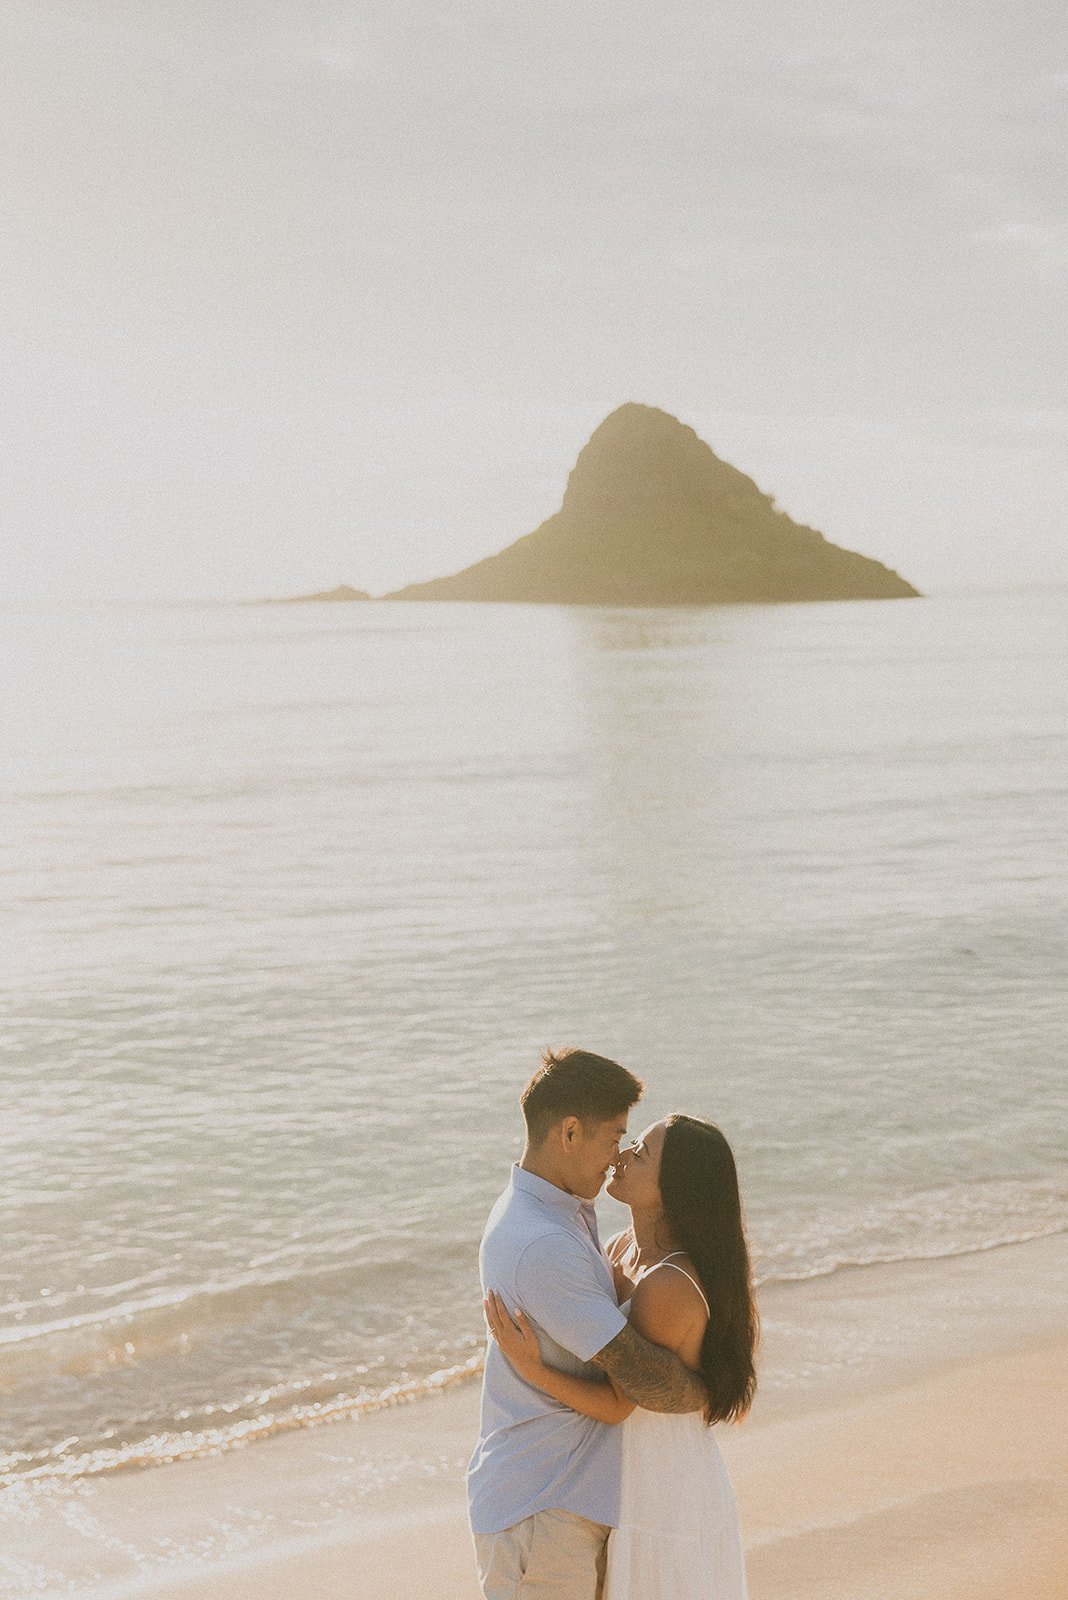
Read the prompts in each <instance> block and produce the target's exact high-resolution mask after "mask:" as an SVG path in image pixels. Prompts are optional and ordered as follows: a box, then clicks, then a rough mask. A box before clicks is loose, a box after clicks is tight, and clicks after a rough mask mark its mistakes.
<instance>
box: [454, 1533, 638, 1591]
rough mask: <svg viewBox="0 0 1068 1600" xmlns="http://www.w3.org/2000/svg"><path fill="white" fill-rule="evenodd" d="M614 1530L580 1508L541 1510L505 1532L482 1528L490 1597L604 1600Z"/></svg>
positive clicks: (480, 1554)
mask: <svg viewBox="0 0 1068 1600" xmlns="http://www.w3.org/2000/svg"><path fill="white" fill-rule="evenodd" d="M610 1531H611V1530H610V1529H609V1528H606V1527H605V1526H604V1524H603V1523H601V1522H589V1521H587V1519H586V1518H585V1517H580V1516H577V1515H576V1514H575V1512H574V1511H536V1512H535V1513H534V1515H533V1516H532V1517H525V1518H524V1519H523V1521H522V1522H517V1523H516V1524H515V1526H514V1527H513V1528H505V1529H504V1531H503V1532H502V1533H476V1534H475V1536H474V1538H475V1555H476V1557H477V1559H478V1576H479V1581H480V1583H481V1584H482V1593H483V1595H484V1596H485V1600H601V1592H602V1590H603V1588H604V1568H605V1554H606V1548H607V1545H608V1535H609V1532H610Z"/></svg>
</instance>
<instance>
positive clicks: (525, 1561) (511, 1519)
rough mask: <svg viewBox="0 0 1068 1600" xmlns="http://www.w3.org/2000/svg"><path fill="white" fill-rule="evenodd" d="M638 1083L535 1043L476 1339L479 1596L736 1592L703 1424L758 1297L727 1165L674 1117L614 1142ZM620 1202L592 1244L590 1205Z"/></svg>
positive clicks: (556, 1599) (473, 1472)
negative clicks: (625, 1217)
mask: <svg viewBox="0 0 1068 1600" xmlns="http://www.w3.org/2000/svg"><path fill="white" fill-rule="evenodd" d="M642 1089H643V1085H642V1083H641V1082H640V1080H639V1079H638V1078H636V1077H635V1076H634V1075H633V1073H631V1072H628V1071H627V1070H626V1068H625V1067H621V1066H620V1065H619V1064H618V1062H615V1061H609V1060H608V1059H607V1058H606V1057H604V1056H598V1055H593V1054H591V1053H590V1052H588V1051H585V1050H565V1051H560V1052H558V1053H555V1054H554V1053H553V1052H551V1051H547V1052H546V1054H545V1056H544V1058H543V1061H542V1065H541V1067H540V1069H539V1070H538V1071H537V1072H535V1074H534V1076H533V1077H532V1078H531V1080H530V1082H529V1083H528V1084H527V1086H526V1088H525V1089H524V1091H523V1094H522V1097H521V1102H520V1103H521V1105H522V1108H523V1117H524V1121H525V1123H526V1146H525V1148H524V1151H523V1156H522V1160H521V1161H520V1163H519V1165H518V1166H516V1167H513V1169H512V1176H511V1181H510V1183H509V1185H508V1187H507V1188H506V1189H505V1191H504V1193H503V1194H502V1195H501V1197H500V1199H499V1200H498V1201H497V1203H496V1205H495V1206H494V1207H493V1210H492V1211H491V1213H490V1217H489V1221H488V1223H487V1225H486V1232H485V1234H484V1236H483V1240H482V1249H481V1252H480V1256H479V1266H480V1272H481V1278H482V1289H483V1294H484V1295H485V1302H484V1305H485V1312H486V1321H487V1323H488V1325H489V1330H490V1335H491V1338H490V1343H489V1348H488V1351H487V1355H486V1369H485V1376H484V1379H483V1386H482V1415H481V1429H480V1434H479V1440H478V1444H477V1446H476V1448H475V1453H474V1455H473V1457H472V1459H471V1464H470V1466H469V1467H468V1472H467V1486H468V1500H469V1507H470V1516H471V1530H472V1533H473V1535H474V1541H475V1552H476V1555H477V1559H478V1568H479V1578H480V1580H481V1584H482V1592H483V1595H484V1596H485V1600H506V1597H507V1600H513V1597H514V1600H745V1596H746V1583H745V1566H744V1562H743V1557H742V1545H741V1536H740V1533H739V1528H738V1514H737V1510H736V1508H735V1503H734V1495H733V1493H732V1490H731V1486H730V1482H729V1480H728V1478H727V1474H726V1470H725V1468H724V1466H723V1461H722V1458H721V1457H720V1453H719V1448H718V1446H717V1444H716V1441H715V1437H714V1435H713V1433H712V1430H711V1424H712V1423H714V1422H718V1421H720V1420H723V1419H726V1418H731V1417H741V1416H743V1415H744V1413H745V1412H746V1410H747V1409H748V1407H749V1404H750V1401H751V1399H752V1396H753V1389H754V1384H755V1374H754V1366H753V1356H754V1347H755V1344H756V1309H755V1305H754V1301H753V1292H752V1284H751V1276H750V1269H749V1256H748V1251H747V1248H746V1243H745V1236H744V1233H743V1229H742V1217H741V1205H740V1201H739V1196H738V1179H737V1175H736V1172H735V1166H734V1158H733V1156H732V1155H731V1151H730V1147H729V1146H728V1144H727V1142H726V1140H725V1139H724V1137H723V1135H722V1134H721V1133H720V1132H719V1130H718V1129H717V1128H715V1127H713V1126H712V1124H711V1123H708V1122H703V1121H700V1120H698V1119H697V1118H694V1117H687V1116H678V1115H674V1116H670V1117H667V1118H666V1119H665V1120H664V1121H661V1122H657V1123H654V1124H653V1125H652V1126H651V1127H649V1128H647V1129H646V1130H645V1132H644V1133H643V1134H642V1135H641V1136H640V1137H639V1138H638V1139H637V1140H636V1141H635V1142H634V1143H633V1144H632V1145H630V1146H629V1147H627V1148H624V1147H623V1142H624V1140H625V1137H626V1132H627V1119H628V1116H629V1113H630V1110H631V1107H632V1106H634V1105H635V1104H636V1103H637V1101H638V1100H639V1098H640V1097H641V1093H642ZM610 1169H611V1170H612V1178H611V1181H610V1183H609V1184H608V1193H609V1194H611V1195H614V1196H615V1198H616V1199H618V1200H621V1201H622V1202H623V1203H624V1204H626V1205H628V1206H629V1207H630V1211H631V1218H632V1222H631V1226H630V1227H629V1228H626V1229H624V1231H623V1232H622V1233H619V1234H617V1235H616V1236H615V1237H614V1238H612V1239H610V1240H609V1241H608V1243H607V1245H605V1246H602V1245H601V1242H600V1240H599V1238H598V1234H597V1219H596V1215H595V1213H594V1207H593V1201H594V1199H595V1198H596V1196H597V1194H598V1193H599V1192H600V1189H601V1185H602V1184H603V1183H604V1181H605V1178H606V1177H607V1176H608V1173H609V1170H610Z"/></svg>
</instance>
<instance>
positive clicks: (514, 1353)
mask: <svg viewBox="0 0 1068 1600" xmlns="http://www.w3.org/2000/svg"><path fill="white" fill-rule="evenodd" d="M482 1309H483V1311H484V1312H485V1313H486V1323H487V1326H488V1327H489V1331H490V1333H491V1335H492V1337H493V1341H494V1343H495V1344H496V1346H497V1348H498V1349H499V1350H500V1352H501V1354H502V1355H503V1356H505V1357H506V1358H507V1359H508V1361H509V1362H510V1364H511V1365H512V1366H513V1367H514V1368H515V1370H516V1371H517V1372H518V1374H519V1376H520V1377H521V1378H525V1379H526V1380H527V1382H528V1383H532V1384H534V1385H535V1387H537V1388H539V1389H540V1388H543V1387H544V1384H543V1382H542V1379H543V1378H544V1376H545V1373H546V1371H547V1368H546V1366H545V1363H544V1361H543V1360H542V1359H541V1347H540V1346H539V1344H538V1336H537V1334H536V1333H535V1332H534V1329H533V1328H532V1327H531V1325H530V1323H529V1322H528V1321H527V1319H526V1317H525V1316H524V1315H523V1313H522V1311H517V1312H516V1314H515V1319H514V1321H513V1319H512V1318H511V1317H510V1316H509V1315H508V1312H507V1310H506V1308H505V1304H504V1301H503V1300H502V1299H501V1297H500V1295H499V1294H497V1293H496V1292H495V1291H494V1290H493V1289H491V1290H490V1291H489V1293H488V1294H487V1296H486V1298H485V1299H484V1300H483V1302H482Z"/></svg>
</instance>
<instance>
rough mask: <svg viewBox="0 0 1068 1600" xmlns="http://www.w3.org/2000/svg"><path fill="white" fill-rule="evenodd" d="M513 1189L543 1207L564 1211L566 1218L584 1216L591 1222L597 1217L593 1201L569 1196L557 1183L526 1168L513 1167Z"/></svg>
mask: <svg viewBox="0 0 1068 1600" xmlns="http://www.w3.org/2000/svg"><path fill="white" fill-rule="evenodd" d="M512 1188H513V1189H520V1190H522V1192H523V1193H524V1194H529V1195H533V1197H534V1199H535V1200H540V1201H541V1202H542V1204H543V1205H547V1206H552V1207H553V1209H554V1210H555V1211H562V1212H563V1214H564V1216H565V1217H579V1216H582V1217H585V1218H586V1219H587V1220H589V1219H590V1218H592V1217H595V1216H596V1212H595V1211H594V1208H593V1202H592V1200H583V1199H582V1198H581V1196H579V1195H577V1194H568V1192H567V1190H566V1189H558V1188H557V1186H556V1184H555V1183H549V1182H548V1180H547V1179H545V1178H539V1177H538V1175H537V1173H536V1172H528V1171H527V1170H526V1168H525V1167H520V1166H518V1165H516V1166H513V1168H512Z"/></svg>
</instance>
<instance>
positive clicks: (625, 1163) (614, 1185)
mask: <svg viewBox="0 0 1068 1600" xmlns="http://www.w3.org/2000/svg"><path fill="white" fill-rule="evenodd" d="M666 1133H667V1123H666V1122H654V1123H653V1125H652V1127H650V1128H646V1130H645V1132H644V1133H640V1134H639V1135H638V1137H637V1138H636V1139H635V1141H634V1143H633V1144H632V1145H630V1146H629V1147H628V1148H627V1149H626V1150H621V1151H620V1152H619V1159H618V1160H617V1162H616V1165H615V1171H614V1173H613V1175H612V1177H611V1179H610V1180H609V1182H608V1185H607V1191H606V1192H607V1193H608V1194H610V1195H612V1196H613V1197H614V1198H615V1199H616V1200H622V1202H623V1204H624V1205H626V1206H630V1208H631V1210H632V1211H656V1210H659V1208H660V1156H661V1153H662V1151H663V1148H664V1135H665V1134H666Z"/></svg>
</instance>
